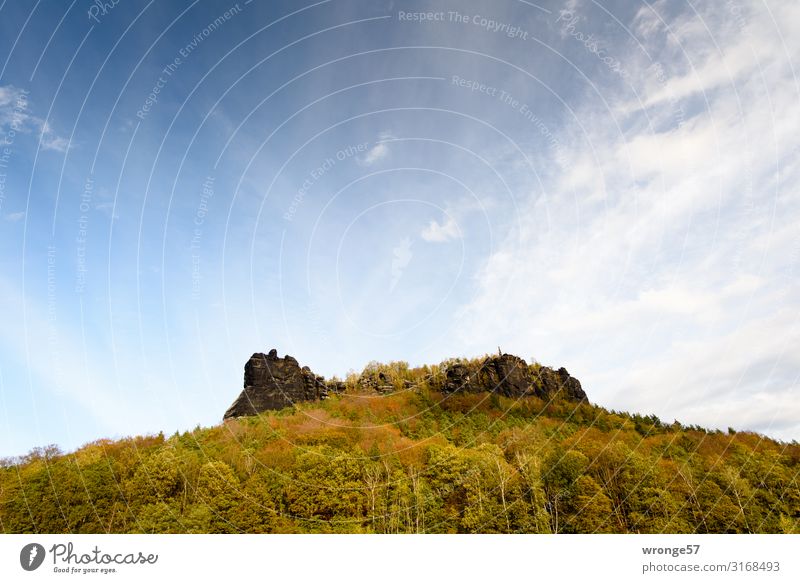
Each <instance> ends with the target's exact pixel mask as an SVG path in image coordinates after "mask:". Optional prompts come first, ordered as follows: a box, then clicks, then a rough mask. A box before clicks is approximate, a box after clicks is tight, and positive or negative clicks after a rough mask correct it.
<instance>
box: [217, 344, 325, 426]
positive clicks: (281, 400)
mask: <svg viewBox="0 0 800 583" xmlns="http://www.w3.org/2000/svg"><path fill="white" fill-rule="evenodd" d="M333 389H334V390H336V389H338V385H333ZM330 390H331V386H330V385H329V384H326V382H325V379H324V378H323V377H321V376H319V375H316V374H314V373H313V372H311V369H309V368H308V367H307V366H304V367H302V368H301V367H300V364H299V363H298V362H297V360H296V359H294V358H292V357H291V356H289V355H288V354H287V355H286V356H284V357H283V358H279V357H278V351H277V350H275V349H272V350H270V351H269V353H268V354H263V353H260V352H259V353H256V354H254V355H253V356H251V357H250V360H248V361H247V364H245V365H244V390H243V391H242V392H241V394H240V395H239V397H238V398H237V399H236V400H235V401H234V402H233V404H232V405H231V406H230V408H229V409H228V410H227V412H226V413H225V416H224V418H225V419H229V418H231V417H245V416H247V415H256V414H258V413H260V412H261V411H269V410H276V409H283V408H285V407H290V406H292V405H294V404H295V403H298V402H302V401H316V400H319V399H324V398H325V397H327V396H328V393H329V391H330Z"/></svg>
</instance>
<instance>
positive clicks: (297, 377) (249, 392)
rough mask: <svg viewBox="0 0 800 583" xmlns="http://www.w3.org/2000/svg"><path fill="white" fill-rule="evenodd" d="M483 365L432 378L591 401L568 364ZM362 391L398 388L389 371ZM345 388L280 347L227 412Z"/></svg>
mask: <svg viewBox="0 0 800 583" xmlns="http://www.w3.org/2000/svg"><path fill="white" fill-rule="evenodd" d="M478 362H479V364H478V365H475V364H474V363H475V361H472V364H466V363H462V362H452V363H450V364H448V365H447V366H446V367H445V369H444V371H443V372H444V377H443V378H444V380H443V381H442V380H441V377H439V378H440V380H438V381H437V380H435V379H434V377H433V376H428V377H427V379H426V380H427V383H428V384H429V385H430V387H431V388H432V389H434V390H438V391H441V392H442V393H445V394H453V393H458V392H464V393H484V392H490V393H499V394H501V395H504V396H506V397H525V396H529V395H532V396H536V397H540V398H544V399H549V398H552V397H556V396H560V397H562V398H565V399H569V400H572V401H585V400H587V398H586V393H584V392H583V389H582V388H581V383H580V381H578V379H576V378H574V377H572V376H570V374H569V373H568V372H567V369H565V368H563V367H562V368H559V369H558V370H554V369H552V368H549V367H545V366H539V365H535V366H529V365H528V363H527V362H525V361H524V360H523V359H521V358H519V357H518V356H514V355H512V354H500V355H495V356H487V357H486V358H485V359H483V360H482V361H478ZM357 382H358V388H359V389H360V390H362V391H375V392H379V393H387V392H391V391H393V390H395V387H396V386H397V385H393V384H391V382H390V379H389V378H388V377H386V375H385V374H384V373H383V372H379V373H378V374H377V375H373V376H369V375H366V376H362V377H361V378H360V379H359V380H358V381H357ZM398 382H399V383H400V386H401V387H404V388H405V389H406V390H413V389H414V385H413V383H411V382H410V381H408V380H401V381H398ZM343 391H344V383H342V382H341V381H336V380H334V381H326V380H325V379H324V378H323V377H321V376H319V375H316V374H314V373H313V372H311V370H310V369H309V368H308V367H307V366H304V367H300V364H299V363H298V362H297V360H295V359H294V358H292V357H291V356H289V355H286V356H284V357H283V358H279V357H278V352H277V350H275V349H272V350H270V351H269V353H268V354H263V353H260V352H259V353H256V354H254V355H253V356H251V357H250V360H248V361H247V364H245V366H244V390H243V391H242V392H241V394H240V395H239V396H238V397H237V399H236V400H235V401H234V402H233V404H232V405H231V406H230V408H229V409H228V410H227V412H226V413H225V416H224V418H225V419H229V418H232V417H246V416H248V415H257V414H258V413H260V412H262V411H270V410H277V409H283V408H285V407H290V406H292V405H294V404H295V403H299V402H303V401H316V400H320V399H325V398H327V397H328V395H330V394H331V393H339V392H343Z"/></svg>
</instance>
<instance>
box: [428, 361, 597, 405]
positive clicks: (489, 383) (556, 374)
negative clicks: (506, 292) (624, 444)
mask: <svg viewBox="0 0 800 583" xmlns="http://www.w3.org/2000/svg"><path fill="white" fill-rule="evenodd" d="M445 377H446V380H445V382H444V386H443V387H442V392H444V393H455V392H458V391H461V392H465V393H484V392H490V393H500V394H501V395H504V396H506V397H524V396H526V395H534V396H536V397H540V398H550V397H552V396H555V395H561V396H563V397H565V398H567V399H570V400H573V401H585V400H586V393H584V392H583V389H582V388H581V383H580V381H579V380H578V379H576V378H575V377H572V376H570V374H569V373H568V372H567V369H565V368H563V367H562V368H560V369H558V370H553V369H552V368H549V367H546V366H540V367H538V368H537V367H529V366H528V363H527V362H525V361H524V360H523V359H521V358H520V357H518V356H514V355H512V354H501V355H498V356H489V357H487V358H486V359H485V360H484V361H483V363H482V364H481V365H480V367H479V368H478V369H477V370H474V371H470V370H469V368H468V367H467V366H466V365H465V364H461V363H454V364H451V365H450V366H448V367H447V370H446V371H445Z"/></svg>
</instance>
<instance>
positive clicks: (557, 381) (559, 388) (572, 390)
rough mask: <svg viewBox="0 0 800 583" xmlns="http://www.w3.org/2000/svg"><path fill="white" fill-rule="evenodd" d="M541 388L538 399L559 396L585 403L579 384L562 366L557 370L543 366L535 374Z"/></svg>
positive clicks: (584, 394)
mask: <svg viewBox="0 0 800 583" xmlns="http://www.w3.org/2000/svg"><path fill="white" fill-rule="evenodd" d="M537 376H538V378H539V380H540V382H541V384H542V386H541V389H540V392H541V394H539V395H538V396H540V397H547V398H549V397H552V396H561V397H564V398H566V399H570V400H572V401H587V400H588V399H587V398H586V393H585V392H584V391H583V388H582V387H581V382H580V381H579V380H578V379H576V378H575V377H573V376H570V374H569V373H568V372H567V369H565V368H564V367H563V366H562V367H561V368H559V369H558V370H553V369H552V368H549V367H546V366H543V367H541V368H539V371H538V374H537Z"/></svg>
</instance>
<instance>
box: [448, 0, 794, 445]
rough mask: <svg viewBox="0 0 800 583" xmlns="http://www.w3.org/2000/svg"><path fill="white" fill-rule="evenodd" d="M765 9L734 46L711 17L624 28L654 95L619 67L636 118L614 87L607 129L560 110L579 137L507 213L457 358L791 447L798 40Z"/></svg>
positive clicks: (750, 14)
mask: <svg viewBox="0 0 800 583" xmlns="http://www.w3.org/2000/svg"><path fill="white" fill-rule="evenodd" d="M656 9H658V5H656ZM770 10H771V11H772V14H770V12H768V11H767V10H765V9H763V8H762V9H761V10H750V11H747V12H746V13H745V18H746V29H745V30H744V32H743V30H742V28H741V26H740V25H741V22H734V24H735V25H732V24H731V15H730V14H727V13H725V12H724V11H723V12H722V13H721V11H719V10H717V9H716V8H714V9H711V8H708V9H707V10H706V12H705V13H701V14H700V15H697V14H694V13H685V14H681V15H678V16H675V17H673V18H672V19H670V18H668V17H667V16H665V15H663V14H662V15H661V16H662V17H663V19H664V22H665V23H666V25H664V26H660V25H657V23H658V22H660V19H658V18H655V17H653V18H649V19H648V20H646V21H645V20H644V19H643V17H642V16H641V15H640V16H639V17H637V22H638V27H639V29H642V30H644V31H646V33H647V34H646V35H645V37H646V38H645V39H644V42H645V48H647V49H648V51H649V52H650V53H651V55H652V56H653V58H654V59H655V58H657V59H659V61H658V62H659V65H661V66H662V67H663V70H664V72H665V73H664V76H663V78H661V79H658V78H657V75H656V70H655V69H654V68H653V63H652V62H645V61H642V62H640V63H638V65H636V66H631V68H630V70H631V72H632V75H631V78H630V80H631V81H632V82H633V83H634V87H633V88H632V89H633V90H634V91H635V92H636V95H638V96H639V97H640V98H641V103H643V104H644V109H643V108H642V107H641V105H639V104H638V103H639V102H638V101H633V100H630V99H623V98H619V99H616V100H615V99H613V98H612V97H611V96H612V95H616V94H622V91H621V88H616V91H615V90H611V89H610V90H609V91H608V92H607V93H606V97H607V98H608V101H609V104H610V106H611V108H612V111H611V112H609V111H606V110H603V109H601V108H599V106H598V105H597V102H596V101H590V100H585V101H583V102H581V103H579V104H577V107H576V111H577V113H578V118H579V120H591V123H584V124H583V128H578V127H566V128H564V132H563V135H565V136H572V139H571V140H570V142H571V143H568V144H567V147H566V148H565V150H566V151H567V156H566V159H565V160H564V161H563V162H562V165H561V170H562V172H561V176H556V177H555V178H553V179H552V180H551V181H550V182H549V183H548V184H547V185H546V187H547V198H546V199H545V198H543V197H536V198H535V199H534V200H532V201H531V202H530V203H529V204H528V205H527V207H524V208H522V213H521V215H520V216H521V226H522V234H521V240H522V244H520V241H519V239H518V238H517V237H516V236H515V237H514V238H509V240H508V241H507V242H506V243H505V244H502V245H501V246H500V247H499V248H497V249H496V250H495V252H494V253H493V254H492V256H491V257H490V258H489V260H488V261H487V262H486V264H485V265H484V267H483V269H482V270H481V273H480V274H479V275H478V277H477V281H478V282H479V283H478V290H479V291H478V294H477V296H476V297H475V299H474V300H472V301H471V302H470V303H468V304H467V305H466V306H465V307H464V309H463V310H462V316H463V318H464V321H465V324H466V325H464V326H462V327H461V330H462V331H463V337H464V342H465V343H469V342H471V341H470V339H471V338H485V337H487V336H490V337H496V338H497V341H498V342H502V343H503V346H507V345H508V346H509V347H511V346H512V345H513V346H516V347H518V348H517V349H518V350H520V351H534V353H535V354H537V356H538V355H541V356H540V358H541V359H542V360H550V361H552V362H555V363H563V362H567V363H574V366H575V367H576V369H577V370H576V372H577V374H578V376H580V377H581V378H582V379H585V380H586V384H587V385H588V386H589V387H591V389H592V390H591V393H590V394H592V395H593V396H594V397H595V398H596V399H597V400H598V401H600V402H603V403H606V404H609V405H613V406H614V407H615V408H624V409H631V410H642V409H644V410H653V411H654V412H656V413H658V414H659V415H661V416H663V417H665V418H668V419H670V420H671V419H672V418H673V417H676V418H680V419H683V420H685V421H688V422H699V423H704V424H708V425H712V426H719V425H721V424H732V423H733V424H735V423H738V424H739V425H740V426H742V427H744V428H751V429H756V430H760V431H765V432H767V433H770V434H773V435H778V436H784V437H787V438H789V437H792V436H793V437H797V436H798V434H800V422H798V421H797V420H798V419H800V399H797V392H798V389H797V383H798V378H797V371H798V370H800V361H799V360H798V358H797V354H796V350H793V349H792V347H794V346H797V344H798V342H800V335H799V334H798V326H797V324H798V314H800V294H798V292H799V291H800V289H798V286H797V283H796V280H797V273H798V272H800V235H798V233H797V229H796V225H797V221H798V220H800V200H798V199H797V197H796V196H792V194H791V193H793V192H795V191H796V184H797V183H798V181H799V180H800V148H798V147H797V138H796V134H795V132H794V128H797V127H800V101H799V100H798V87H797V81H796V78H795V74H794V71H793V68H792V59H793V58H797V56H798V55H800V41H799V40H798V38H797V37H796V35H794V36H792V37H789V36H781V34H780V31H779V30H776V28H775V22H779V23H781V22H783V23H787V22H800V6H798V5H797V4H796V3H794V2H777V3H774V4H772V5H771V6H770ZM773 18H774V19H775V20H774V21H773ZM667 30H669V31H672V33H675V34H678V35H679V37H678V38H672V39H671V41H670V39H667V40H668V41H669V42H666V43H665V42H664V39H663V38H660V37H659V34H661V35H664V34H666V35H669V34H670V33H667V32H666V31H667ZM787 30H788V29H787ZM710 31H713V36H712V35H711V34H710ZM678 41H679V44H677V45H674V46H673V45H670V42H673V43H678ZM567 42H568V41H567ZM686 55H693V56H698V55H699V56H700V58H699V59H697V62H686ZM681 59H683V60H681ZM756 72H757V74H756ZM698 96H699V97H701V98H702V101H701V102H699V103H698V101H697V100H696V99H695V98H696V97H698ZM609 114H613V116H616V118H615V117H613V116H612V115H609ZM617 124H619V125H617ZM620 127H625V128H626V130H625V132H624V133H621V132H620V129H619V128H620ZM587 128H588V129H587ZM579 129H580V130H586V131H585V133H584V132H583V131H579ZM565 141H566V138H565ZM554 163H555V162H554ZM576 193H579V195H580V196H579V198H577V199H576ZM576 205H577V207H576ZM545 227H546V228H545ZM475 349H478V347H477V346H476V347H475ZM791 371H793V373H792V372H791ZM756 372H757V373H758V374H756ZM789 395H794V397H793V398H790V397H789ZM770 399H773V400H774V402H775V403H776V404H777V403H781V405H780V407H781V409H780V413H778V415H777V416H776V412H777V411H778V410H779V409H778V408H777V406H775V407H770V406H765V405H764V404H765V403H767V402H769V400H770ZM719 403H725V407H724V408H720V407H717V406H716V405H715V404H717V405H718V404H719ZM784 407H786V409H784ZM787 419H788V420H789V421H787ZM791 420H793V421H791Z"/></svg>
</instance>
